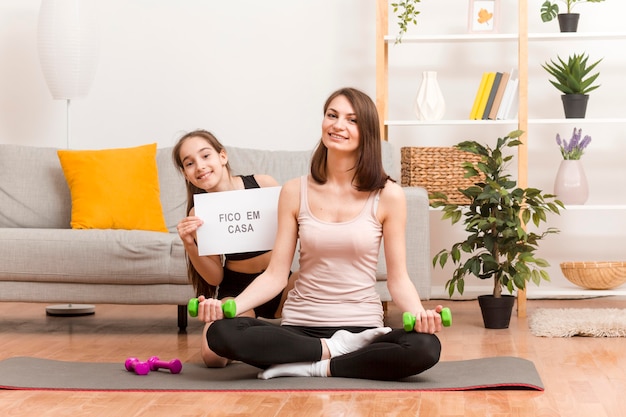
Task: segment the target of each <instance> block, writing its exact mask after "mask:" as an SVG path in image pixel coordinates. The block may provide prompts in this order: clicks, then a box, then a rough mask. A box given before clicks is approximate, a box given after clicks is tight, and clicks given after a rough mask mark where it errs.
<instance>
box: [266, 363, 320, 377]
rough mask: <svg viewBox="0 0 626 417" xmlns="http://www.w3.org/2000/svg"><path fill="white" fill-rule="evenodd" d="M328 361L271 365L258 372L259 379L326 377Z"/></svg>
mask: <svg viewBox="0 0 626 417" xmlns="http://www.w3.org/2000/svg"><path fill="white" fill-rule="evenodd" d="M329 362H330V359H324V360H323V361H317V362H295V363H281V364H278V365H272V366H270V367H269V368H267V369H266V370H264V371H262V372H259V374H258V375H257V377H258V378H259V379H270V378H277V377H280V376H319V377H325V376H328V366H329Z"/></svg>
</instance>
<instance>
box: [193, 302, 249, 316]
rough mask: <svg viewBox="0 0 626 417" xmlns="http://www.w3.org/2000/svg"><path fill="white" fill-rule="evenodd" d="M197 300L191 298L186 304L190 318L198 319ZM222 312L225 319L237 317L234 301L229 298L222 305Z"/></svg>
mask: <svg viewBox="0 0 626 417" xmlns="http://www.w3.org/2000/svg"><path fill="white" fill-rule="evenodd" d="M198 304H199V303H198V299H197V298H192V299H191V300H189V302H188V303H187V311H188V312H189V315H190V316H191V317H198ZM222 311H223V312H224V316H226V318H227V319H232V318H233V317H235V316H236V315H237V304H235V300H233V299H232V298H229V299H228V300H226V301H224V303H222Z"/></svg>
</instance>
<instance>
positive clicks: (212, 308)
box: [198, 295, 224, 323]
mask: <svg viewBox="0 0 626 417" xmlns="http://www.w3.org/2000/svg"><path fill="white" fill-rule="evenodd" d="M223 318H224V313H223V312H222V301H220V300H217V299H215V298H205V297H204V296H203V295H201V296H200V297H198V320H200V321H202V322H204V323H211V322H214V321H215V320H221V319H223Z"/></svg>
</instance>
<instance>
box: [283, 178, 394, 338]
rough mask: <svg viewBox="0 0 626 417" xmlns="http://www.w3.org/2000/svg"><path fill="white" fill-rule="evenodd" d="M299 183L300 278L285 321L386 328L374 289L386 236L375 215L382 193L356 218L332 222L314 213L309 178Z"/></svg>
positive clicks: (373, 195)
mask: <svg viewBox="0 0 626 417" xmlns="http://www.w3.org/2000/svg"><path fill="white" fill-rule="evenodd" d="M300 183H301V191H300V212H299V215H298V225H299V232H298V235H299V236H298V237H299V240H300V276H299V278H298V280H297V281H296V283H295V286H294V288H293V289H292V290H291V291H290V292H289V297H288V299H287V301H286V302H285V305H284V308H283V312H282V316H283V318H282V324H285V325H294V326H313V327H317V326H333V327H334V326H363V327H382V326H383V310H382V305H381V301H380V297H379V295H378V293H377V292H376V289H375V284H376V269H377V264H378V251H379V249H380V242H381V239H382V225H381V224H380V222H379V221H378V219H377V218H376V208H377V207H378V198H379V195H380V191H376V192H372V193H371V194H370V196H369V197H368V199H367V201H366V203H365V206H364V207H363V210H361V212H360V213H359V215H358V216H357V217H355V218H354V219H352V220H349V221H346V222H341V223H331V222H325V221H322V220H319V219H317V218H315V217H314V216H313V215H312V214H311V211H310V210H309V204H308V198H307V177H306V176H303V177H302V178H301V179H300Z"/></svg>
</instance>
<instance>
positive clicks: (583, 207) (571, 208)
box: [565, 204, 626, 211]
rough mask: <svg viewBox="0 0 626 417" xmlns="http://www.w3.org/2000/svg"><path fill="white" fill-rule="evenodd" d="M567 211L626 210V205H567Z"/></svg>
mask: <svg viewBox="0 0 626 417" xmlns="http://www.w3.org/2000/svg"><path fill="white" fill-rule="evenodd" d="M565 210H566V211H592V210H626V204H577V205H566V206H565Z"/></svg>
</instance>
